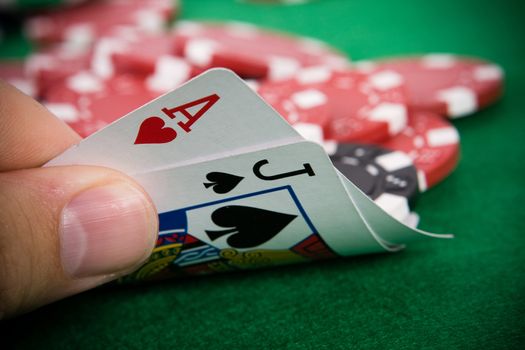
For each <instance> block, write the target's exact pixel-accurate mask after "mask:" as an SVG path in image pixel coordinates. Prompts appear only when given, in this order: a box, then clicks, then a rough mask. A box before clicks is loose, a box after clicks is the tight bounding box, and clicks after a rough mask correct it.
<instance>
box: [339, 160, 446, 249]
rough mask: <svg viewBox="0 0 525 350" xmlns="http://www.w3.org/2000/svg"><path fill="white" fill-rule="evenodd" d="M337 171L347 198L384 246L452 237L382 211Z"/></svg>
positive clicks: (395, 247)
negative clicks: (420, 228)
mask: <svg viewBox="0 0 525 350" xmlns="http://www.w3.org/2000/svg"><path fill="white" fill-rule="evenodd" d="M336 171H337V170H336ZM337 173H338V175H339V178H340V179H341V181H342V183H343V185H344V187H345V188H346V190H347V193H348V196H349V198H351V200H352V203H353V204H354V205H355V207H356V209H357V211H358V212H359V214H360V215H361V216H362V219H363V220H364V222H366V223H367V227H368V228H369V230H370V231H372V232H373V234H374V235H375V236H376V237H377V239H378V240H379V241H380V242H383V243H384V244H385V245H386V246H391V247H392V248H393V250H398V247H399V246H402V245H404V244H406V243H409V242H411V241H414V240H416V239H422V238H452V237H453V235H451V234H435V233H431V232H426V231H423V230H419V229H417V228H411V227H408V226H406V225H405V224H403V223H402V222H400V221H398V220H396V219H395V218H393V217H392V216H390V215H388V214H387V213H386V212H385V211H383V209H381V208H380V207H379V206H377V205H376V204H375V203H374V202H373V201H372V200H371V199H370V198H368V196H367V195H365V194H364V193H363V192H362V191H361V190H360V189H359V188H357V186H355V185H354V184H353V183H352V182H351V181H350V180H348V179H347V178H346V177H345V176H344V175H343V174H341V173H340V172H339V171H337Z"/></svg>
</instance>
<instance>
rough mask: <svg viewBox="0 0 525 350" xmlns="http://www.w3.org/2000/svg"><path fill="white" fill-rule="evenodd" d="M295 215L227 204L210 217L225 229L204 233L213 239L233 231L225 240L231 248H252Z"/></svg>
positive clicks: (279, 230) (283, 226)
mask: <svg viewBox="0 0 525 350" xmlns="http://www.w3.org/2000/svg"><path fill="white" fill-rule="evenodd" d="M296 217H297V215H291V214H285V213H278V212H275V211H270V210H265V209H259V208H253V207H244V206H240V205H228V206H225V207H222V208H219V209H216V210H215V211H214V212H213V213H212V214H211V219H212V221H213V222H214V223H215V224H216V225H217V226H221V227H227V229H225V230H218V231H211V230H206V234H207V235H208V237H209V238H210V239H211V240H212V241H214V240H216V239H218V238H220V237H222V236H224V235H227V234H230V233H233V234H232V235H231V236H230V237H228V239H227V240H226V242H227V243H228V244H229V245H230V246H231V247H232V248H241V249H242V248H253V247H256V246H258V245H261V244H263V243H265V242H268V241H269V240H270V239H272V238H273V237H275V236H276V235H277V234H278V233H279V232H281V231H282V230H283V229H284V228H285V227H286V226H287V225H288V224H289V223H290V222H291V221H292V220H293V219H295V218H296Z"/></svg>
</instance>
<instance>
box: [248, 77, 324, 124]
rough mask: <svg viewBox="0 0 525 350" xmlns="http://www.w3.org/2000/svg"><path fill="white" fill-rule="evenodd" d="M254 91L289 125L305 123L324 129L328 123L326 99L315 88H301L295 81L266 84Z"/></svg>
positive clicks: (322, 92)
mask: <svg viewBox="0 0 525 350" xmlns="http://www.w3.org/2000/svg"><path fill="white" fill-rule="evenodd" d="M255 90H256V91H257V93H259V95H260V96H261V97H262V98H263V99H264V100H265V101H266V102H268V103H269V104H270V105H271V106H272V107H273V108H274V109H275V110H276V111H277V113H279V114H280V115H281V116H282V117H284V119H286V121H287V122H288V123H289V124H291V125H296V124H299V123H301V124H302V123H307V124H315V125H318V126H320V127H321V128H323V129H324V128H326V127H327V126H328V123H329V122H330V107H329V105H328V97H327V96H326V94H325V93H324V91H323V90H322V89H319V88H317V87H315V86H311V87H310V86H301V85H300V84H297V83H296V82H295V81H286V82H266V83H262V84H261V85H260V86H258V87H256V88H255Z"/></svg>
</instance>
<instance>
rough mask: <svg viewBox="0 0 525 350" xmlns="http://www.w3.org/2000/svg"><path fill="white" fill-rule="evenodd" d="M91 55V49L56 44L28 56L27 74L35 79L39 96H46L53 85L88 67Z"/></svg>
mask: <svg viewBox="0 0 525 350" xmlns="http://www.w3.org/2000/svg"><path fill="white" fill-rule="evenodd" d="M91 56H92V53H91V50H83V49H72V48H68V47H66V46H61V45H58V46H54V47H52V48H49V49H47V50H45V51H41V52H36V53H34V54H31V55H30V56H29V57H28V58H27V60H26V69H27V74H28V75H29V76H30V77H31V78H32V79H33V80H34V81H35V85H36V90H37V94H38V96H44V95H45V94H46V92H47V91H49V90H50V89H51V87H52V86H53V85H55V84H58V83H61V82H62V81H64V80H65V79H67V78H68V77H70V76H71V75H74V74H76V73H77V72H79V71H83V70H86V69H88V68H89V66H90V64H91Z"/></svg>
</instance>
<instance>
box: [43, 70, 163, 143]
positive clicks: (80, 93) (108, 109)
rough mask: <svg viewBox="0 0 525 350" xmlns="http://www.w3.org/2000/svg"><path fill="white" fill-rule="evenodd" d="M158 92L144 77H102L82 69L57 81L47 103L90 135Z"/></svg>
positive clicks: (68, 122)
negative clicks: (149, 85) (148, 86)
mask: <svg viewBox="0 0 525 350" xmlns="http://www.w3.org/2000/svg"><path fill="white" fill-rule="evenodd" d="M158 96H159V93H157V92H154V91H151V90H149V89H148V88H147V86H146V85H145V84H144V82H143V80H142V79H138V78H137V77H134V76H131V75H120V76H117V77H114V78H112V79H109V80H102V79H101V78H100V77H98V76H96V75H94V74H93V73H90V72H80V73H78V74H75V75H73V76H71V77H69V78H67V79H66V80H65V81H64V83H62V84H59V85H55V86H54V87H53V89H52V90H51V91H50V92H49V93H48V94H47V95H46V99H45V103H44V105H45V106H46V107H47V108H48V109H49V110H50V111H51V112H52V113H54V114H55V115H56V116H57V117H58V118H60V119H61V120H63V121H64V122H65V123H67V124H68V125H69V126H70V127H71V128H72V129H73V130H75V131H76V132H77V133H78V134H79V135H80V136H82V137H87V136H89V135H91V134H92V133H94V132H96V131H98V130H99V129H101V128H103V127H104V126H106V125H108V124H110V123H112V122H113V121H115V120H117V119H118V118H120V117H122V116H124V115H126V114H128V113H129V112H131V111H133V110H134V109H136V108H138V107H140V106H142V105H143V104H145V103H146V102H149V101H151V100H152V99H154V98H156V97H158Z"/></svg>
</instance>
